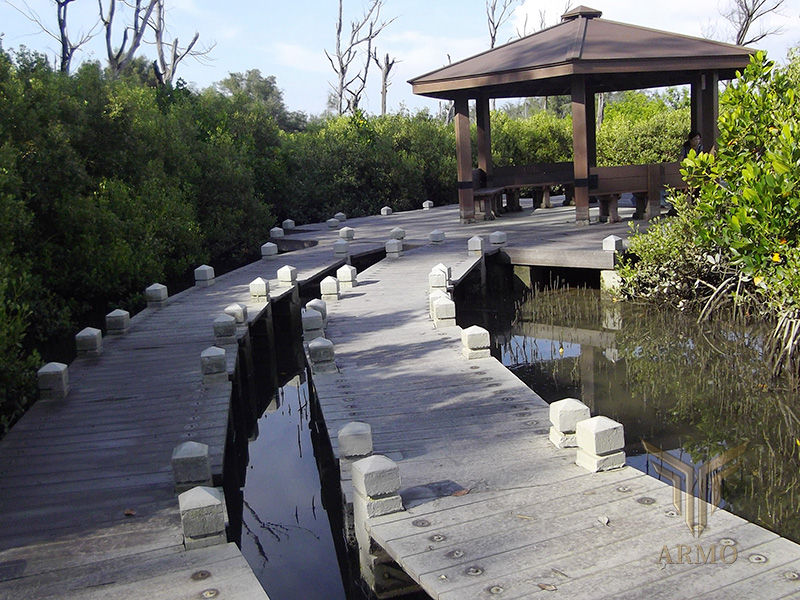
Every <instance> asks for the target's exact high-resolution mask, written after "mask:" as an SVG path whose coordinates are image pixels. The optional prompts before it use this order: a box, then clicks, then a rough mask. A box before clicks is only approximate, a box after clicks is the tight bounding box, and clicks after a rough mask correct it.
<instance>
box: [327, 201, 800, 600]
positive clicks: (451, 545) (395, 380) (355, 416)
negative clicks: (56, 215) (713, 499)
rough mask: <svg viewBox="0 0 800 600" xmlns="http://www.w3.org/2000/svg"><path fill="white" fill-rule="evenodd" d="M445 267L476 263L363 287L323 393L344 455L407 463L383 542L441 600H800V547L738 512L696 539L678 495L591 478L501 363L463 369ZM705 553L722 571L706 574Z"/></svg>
mask: <svg viewBox="0 0 800 600" xmlns="http://www.w3.org/2000/svg"><path fill="white" fill-rule="evenodd" d="M537 212H540V211H537ZM542 212H543V211H542ZM499 225H500V224H498V223H497V222H495V223H492V224H491V226H492V227H494V228H501V227H498V226H499ZM502 225H505V223H502ZM470 227H471V226H470ZM593 227H594V226H593ZM604 227H606V226H598V227H597V229H602V228H604ZM576 229H577V228H575V229H573V230H572V231H564V234H565V235H568V234H570V233H573V232H574V231H576ZM606 231H608V230H606ZM528 235H530V233H529V234H528ZM510 237H511V239H512V240H516V238H514V237H513V236H511V235H510ZM586 243H587V244H588V243H589V242H588V240H587V242H586ZM533 252H534V253H535V249H534V250H533ZM509 253H510V252H509ZM439 262H442V263H444V264H445V265H448V266H450V267H451V268H452V269H453V275H454V278H456V279H458V278H460V277H461V276H463V274H464V273H466V272H467V271H468V270H469V269H471V268H473V267H474V266H475V262H476V259H475V258H473V257H470V256H468V254H467V253H465V252H464V245H463V240H454V241H453V242H451V243H446V244H444V245H441V246H434V245H427V246H421V247H419V248H417V249H412V250H409V251H407V252H406V253H405V255H404V256H403V257H402V258H400V259H396V260H388V259H387V260H385V261H382V262H381V263H379V264H377V265H375V266H374V267H372V268H370V269H368V270H366V271H364V272H363V273H361V274H360V276H359V281H360V282H362V283H363V285H361V286H359V287H357V288H356V289H355V290H353V291H352V292H348V293H346V294H345V295H344V296H343V297H342V299H341V300H340V301H339V302H336V303H332V304H329V307H328V311H329V319H330V322H329V325H328V329H327V337H328V338H329V339H331V340H332V341H333V342H334V344H335V349H336V363H337V366H338V369H339V372H338V373H335V374H318V375H316V376H315V380H314V383H315V386H316V389H317V393H318V396H319V399H320V402H321V404H322V411H323V413H324V417H325V421H326V425H327V427H328V431H329V435H330V437H331V440H332V443H333V445H334V451H335V452H337V451H338V449H337V447H336V446H337V444H336V435H337V432H338V430H339V428H341V427H342V426H343V425H345V424H346V423H348V422H351V421H362V422H366V423H368V424H370V426H371V427H372V435H373V441H374V448H375V449H374V451H375V453H376V454H383V455H386V456H388V457H389V458H391V459H393V460H395V461H396V462H397V464H398V465H399V469H400V475H401V478H402V487H401V490H400V494H401V496H402V497H403V501H404V506H405V508H406V510H405V511H403V512H400V513H396V514H393V515H389V516H384V517H378V518H374V519H371V520H370V522H369V530H370V534H371V536H372V538H373V539H374V540H375V541H376V542H377V543H378V544H379V545H380V546H381V547H382V548H383V549H384V550H385V551H386V552H387V553H388V554H389V555H390V556H391V557H392V558H393V559H394V560H395V561H396V562H397V563H398V564H399V565H400V566H402V568H403V570H404V571H405V572H406V573H407V574H408V575H410V576H411V577H412V578H413V579H414V580H415V581H416V582H418V583H419V584H420V585H421V586H422V588H423V589H424V590H425V591H426V592H427V593H428V594H429V595H430V596H432V597H433V598H437V599H453V600H468V599H472V598H495V597H501V598H526V597H529V596H533V595H535V594H544V596H543V597H548V596H547V594H548V593H553V595H554V597H555V596H556V595H558V596H559V597H566V598H570V599H582V598H586V599H597V598H611V597H614V598H631V599H633V598H689V597H691V598H698V597H701V598H753V597H758V598H762V597H763V598H789V597H800V581H799V580H798V579H800V576H798V572H800V547H799V546H798V545H796V544H794V543H792V542H790V541H788V540H785V539H782V538H780V537H779V536H777V535H775V534H774V533H771V532H769V531H767V530H765V529H763V528H761V527H759V526H756V525H753V524H750V523H747V522H746V521H744V520H742V519H740V518H738V517H736V516H734V515H732V514H730V513H728V512H725V511H723V510H718V511H716V512H715V513H714V514H713V515H712V516H711V517H710V520H709V523H708V527H707V529H706V530H705V531H704V532H703V534H702V535H701V536H700V537H698V538H693V537H692V534H691V532H690V530H689V528H688V527H687V525H686V523H685V522H684V520H683V518H682V517H679V516H677V515H676V514H675V512H674V510H673V508H672V502H673V493H672V492H673V490H672V488H671V487H670V486H669V485H667V484H666V483H664V482H660V481H657V480H656V479H654V478H652V477H650V476H648V475H645V474H644V473H641V472H639V471H636V470H634V469H633V468H632V467H626V468H623V469H621V470H618V471H612V472H606V473H598V474H590V473H588V472H586V471H584V470H583V469H581V468H580V467H578V466H576V465H575V464H574V460H575V450H574V449H573V450H558V449H556V448H555V447H553V446H552V445H551V444H550V443H549V441H548V427H549V420H548V407H547V405H546V404H545V403H544V401H542V400H541V399H540V398H539V397H538V396H537V395H536V394H534V393H533V392H531V391H530V390H529V389H528V388H527V387H526V386H525V385H524V384H522V383H521V382H520V381H519V380H517V379H516V377H514V376H513V375H512V374H511V373H509V372H508V371H507V370H506V369H505V368H504V367H503V366H502V365H501V364H500V363H499V362H497V361H496V360H495V359H493V358H487V359H479V360H466V359H464V358H463V357H462V356H461V341H460V337H459V334H460V331H459V330H458V329H457V328H451V329H435V328H434V326H433V324H432V322H431V321H430V320H429V317H428V301H427V296H428V273H429V271H430V270H431V268H432V267H433V266H434V265H435V264H436V263H439ZM344 477H345V481H344V483H343V485H344V487H345V489H347V487H348V485H349V483H348V481H347V477H348V475H347V473H346V472H345V474H344ZM698 545H699V546H700V547H701V548H702V552H703V553H704V554H703V555H701V556H702V557H705V556H707V555H708V553H709V552H710V551H711V550H710V549H711V547H712V546H714V547H715V550H714V552H715V556H716V562H715V563H713V564H712V563H711V560H710V559H708V558H706V559H705V560H704V561H702V564H697V561H698V555H697V552H698V550H697V546H698ZM728 545H733V546H734V547H735V548H736V552H737V554H736V560H735V561H732V559H733V550H731V549H727V550H725V552H726V554H725V561H722V556H721V554H720V553H721V552H722V551H723V549H724V548H727V546H728ZM681 546H682V547H685V548H686V549H685V550H684V556H682V557H681V556H679V554H678V552H679V550H680V548H679V547H681ZM664 547H666V548H667V549H668V552H670V556H671V558H672V560H673V564H666V561H665V560H661V561H660V558H662V551H663V549H664ZM686 552H689V554H685V553H686ZM679 560H680V561H681V562H680V563H679ZM689 560H692V564H690V563H689ZM706 563H707V564H706ZM727 563H731V564H727Z"/></svg>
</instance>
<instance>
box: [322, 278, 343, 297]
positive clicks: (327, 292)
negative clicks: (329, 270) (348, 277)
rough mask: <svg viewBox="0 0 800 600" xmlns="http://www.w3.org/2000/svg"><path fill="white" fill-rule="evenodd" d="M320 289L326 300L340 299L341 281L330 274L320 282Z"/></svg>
mask: <svg viewBox="0 0 800 600" xmlns="http://www.w3.org/2000/svg"><path fill="white" fill-rule="evenodd" d="M319 291H320V294H321V296H322V299H323V300H324V301H325V302H336V301H337V300H339V281H338V280H337V279H336V278H335V277H331V276H330V275H328V277H326V278H325V279H323V280H322V281H320V282H319Z"/></svg>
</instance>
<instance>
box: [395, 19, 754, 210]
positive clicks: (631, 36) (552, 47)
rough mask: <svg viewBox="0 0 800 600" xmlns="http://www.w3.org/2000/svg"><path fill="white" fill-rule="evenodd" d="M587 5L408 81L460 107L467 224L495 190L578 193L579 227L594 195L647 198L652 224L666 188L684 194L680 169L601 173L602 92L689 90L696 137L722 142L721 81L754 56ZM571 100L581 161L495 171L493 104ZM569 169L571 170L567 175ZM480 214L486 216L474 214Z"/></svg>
mask: <svg viewBox="0 0 800 600" xmlns="http://www.w3.org/2000/svg"><path fill="white" fill-rule="evenodd" d="M601 15H602V13H601V12H600V11H598V10H594V9H591V8H587V7H585V6H579V7H577V8H575V9H573V10H571V11H569V12H567V13H566V14H564V15H563V16H562V17H561V23H560V24H558V25H555V26H554V27H550V28H548V29H544V30H542V31H539V32H537V33H534V34H531V35H529V36H527V37H524V38H522V39H519V40H516V41H514V42H511V43H509V44H506V45H504V46H501V47H498V48H494V49H492V50H489V51H487V52H483V53H482V54H478V55H476V56H473V57H471V58H467V59H465V60H462V61H460V62H457V63H455V64H452V65H449V66H447V67H444V68H442V69H438V70H436V71H433V72H431V73H428V74H426V75H422V76H420V77H417V78H415V79H412V80H410V81H409V83H410V84H411V85H412V89H413V92H414V93H415V94H419V95H422V96H428V97H432V98H440V99H443V100H451V101H453V102H454V103H455V128H456V153H457V161H458V193H459V204H460V216H461V221H462V222H463V223H468V222H471V221H473V220H475V219H476V218H478V219H480V218H485V217H489V218H491V209H484V208H483V204H482V203H480V202H476V200H478V199H479V197H480V196H481V193H482V192H485V191H486V190H487V189H493V190H505V189H512V188H519V187H535V186H537V185H538V186H542V185H557V184H562V185H567V186H574V195H575V206H576V213H575V219H576V221H578V222H580V223H585V222H588V220H589V196H590V195H593V196H594V195H606V194H616V193H622V192H639V193H642V195H643V194H644V193H646V194H647V198H648V200H647V206H646V210H645V215H644V216H645V217H646V218H649V217H651V216H654V215H657V214H659V213H660V208H659V203H660V195H661V190H663V189H664V187H665V186H667V185H673V186H675V187H680V186H681V184H682V180H681V178H680V173H679V170H678V166H679V165H678V163H677V162H675V163H661V164H651V165H635V166H625V167H602V168H598V167H597V151H596V127H595V94H597V93H602V92H613V91H623V90H639V89H647V88H654V87H664V86H679V85H688V86H691V124H689V123H687V133H688V132H689V130H690V129H693V130H697V131H700V133H701V135H702V137H703V144H704V147H705V148H706V149H707V150H708V149H710V148H711V147H712V145H713V143H714V141H715V140H716V137H717V117H718V90H719V82H720V81H721V80H727V79H732V78H734V77H735V76H736V72H737V71H740V70H743V69H744V68H745V67H746V66H747V64H748V63H749V61H750V55H751V54H753V53H754V52H755V51H754V50H753V49H750V48H745V47H742V46H735V45H731V44H725V43H721V42H715V41H711V40H706V39H701V38H695V37H690V36H685V35H679V34H675V33H667V32H663V31H657V30H654V29H648V28H644V27H638V26H635V25H629V24H624V23H618V22H615V21H609V20H606V19H602V18H600V17H601ZM557 95H569V96H571V98H572V139H573V162H572V163H566V164H564V163H560V164H557V165H525V166H520V167H505V168H503V169H495V168H494V167H493V165H492V154H491V126H490V112H489V101H490V100H491V99H494V98H524V97H537V96H557ZM470 100H475V102H476V115H477V130H478V138H477V144H478V165H477V167H478V169H479V174H480V177H479V178H475V177H473V167H474V165H473V164H472V147H471V144H472V143H471V140H470V129H469V101H470ZM565 167H566V168H565ZM476 206H477V207H478V210H476Z"/></svg>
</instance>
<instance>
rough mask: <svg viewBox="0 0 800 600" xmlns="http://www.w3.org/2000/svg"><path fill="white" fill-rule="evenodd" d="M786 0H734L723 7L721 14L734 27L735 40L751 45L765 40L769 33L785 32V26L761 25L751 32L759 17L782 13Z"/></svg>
mask: <svg viewBox="0 0 800 600" xmlns="http://www.w3.org/2000/svg"><path fill="white" fill-rule="evenodd" d="M784 3H785V0H732V1H731V2H730V4H728V6H727V8H724V9H721V10H720V14H721V15H722V16H723V17H724V18H725V20H726V21H728V23H730V24H731V26H732V27H733V29H734V32H735V34H736V37H735V41H736V44H737V45H739V46H749V45H750V44H755V43H756V42H759V41H761V40H763V39H764V38H765V37H767V36H769V35H777V34H780V33H782V32H783V27H780V26H779V27H768V28H764V27H760V28H759V29H758V32H757V33H752V34H751V33H750V29H751V28H752V27H753V25H754V24H755V23H756V21H758V20H759V19H762V18H763V17H765V16H767V15H769V14H776V13H778V14H779V13H780V9H781V8H782V7H783V5H784Z"/></svg>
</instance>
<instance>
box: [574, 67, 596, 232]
mask: <svg viewBox="0 0 800 600" xmlns="http://www.w3.org/2000/svg"><path fill="white" fill-rule="evenodd" d="M588 100H589V98H587V93H586V79H585V77H584V76H583V75H574V76H573V77H572V153H573V168H574V177H575V221H576V222H577V223H588V222H589V165H590V161H591V155H592V150H590V143H589V142H590V135H589V123H591V126H592V129H594V127H595V124H594V119H593V118H592V119H591V120H589V117H590V115H591V113H594V98H593V97H592V98H591V104H592V109H591V111H590V110H589V108H588V104H589V102H588ZM591 138H592V139H593V138H594V135H592V136H591Z"/></svg>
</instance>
